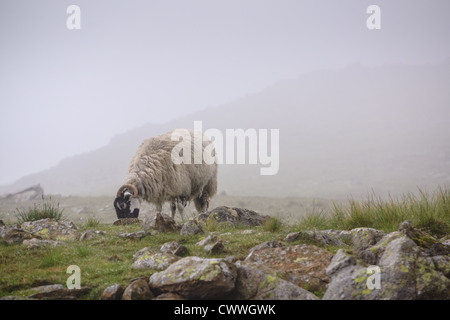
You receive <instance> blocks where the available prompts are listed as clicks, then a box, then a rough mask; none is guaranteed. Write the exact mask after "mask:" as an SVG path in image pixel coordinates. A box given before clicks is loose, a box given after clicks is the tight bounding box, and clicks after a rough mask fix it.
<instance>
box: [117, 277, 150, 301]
mask: <svg viewBox="0 0 450 320" xmlns="http://www.w3.org/2000/svg"><path fill="white" fill-rule="evenodd" d="M154 297H155V296H154V295H153V293H152V292H151V291H150V288H149V286H148V283H147V281H146V279H143V278H141V279H137V280H134V281H133V282H131V284H130V285H129V286H128V287H126V289H125V291H124V292H123V295H122V300H151V299H153V298H154Z"/></svg>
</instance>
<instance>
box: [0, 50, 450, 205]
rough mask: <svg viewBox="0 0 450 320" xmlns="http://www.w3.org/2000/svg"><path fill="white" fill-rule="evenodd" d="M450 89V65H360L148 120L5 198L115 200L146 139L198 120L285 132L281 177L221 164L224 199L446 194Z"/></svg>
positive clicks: (28, 179)
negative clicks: (30, 192)
mask: <svg viewBox="0 0 450 320" xmlns="http://www.w3.org/2000/svg"><path fill="white" fill-rule="evenodd" d="M449 83H450V59H449V60H447V61H445V62H443V63H442V64H439V65H426V66H402V65H387V66H383V67H377V68H367V67H362V66H359V65H353V66H349V67H347V68H344V69H340V70H324V71H318V72H313V73H309V74H305V75H302V76H301V77H299V78H298V79H295V80H286V81H280V82H278V83H276V84H274V85H273V86H271V87H268V88H266V89H265V90H263V91H261V92H259V93H256V94H251V95H248V96H245V97H242V98H240V99H237V100H236V101H234V102H232V103H229V104H227V105H223V106H218V107H211V108H207V109H205V110H203V111H201V112H196V113H192V114H190V115H187V116H182V117H179V118H177V119H176V120H173V121H170V122H168V123H166V124H163V125H154V124H151V122H152V119H148V120H149V124H147V125H145V126H143V127H140V128H136V129H134V130H130V131H128V132H126V133H124V134H122V135H118V136H116V137H114V138H113V139H111V141H110V143H109V144H108V145H107V146H104V147H102V148H99V149H98V150H95V151H92V152H88V153H84V154H80V155H77V156H74V157H71V158H67V159H64V160H62V161H61V162H60V163H59V164H58V165H57V166H55V167H53V168H51V169H49V170H45V171H42V172H38V173H36V174H33V175H29V176H25V177H23V178H21V179H19V180H18V181H17V182H15V183H14V184H12V185H9V186H3V187H1V188H0V192H1V193H2V194H4V193H11V192H15V191H18V190H20V189H22V188H26V187H28V186H30V185H34V184H37V183H40V184H41V185H42V186H43V188H44V190H45V192H46V193H52V194H63V195H92V196H94V195H95V196H97V195H112V194H114V192H115V191H116V190H117V188H118V186H119V185H120V184H121V182H122V179H123V177H124V176H125V174H126V171H127V169H128V164H129V162H130V160H131V157H132V155H133V154H134V152H135V150H136V148H137V146H138V145H139V144H140V143H141V141H142V140H143V139H145V138H148V137H150V136H153V135H156V134H159V133H163V132H166V131H168V130H171V129H173V128H177V127H189V128H192V127H193V124H194V121H195V120H201V121H203V129H204V130H206V129H208V128H218V129H221V130H225V129H227V128H229V129H235V128H243V129H248V128H255V129H259V128H265V129H279V130H280V169H279V172H278V174H277V175H274V176H260V175H259V168H260V165H221V166H220V167H219V192H222V191H225V192H226V193H227V194H232V195H244V196H276V197H279V196H299V197H328V198H332V197H335V198H342V197H347V196H349V195H353V196H364V195H367V194H369V193H371V192H372V190H373V191H374V192H375V193H377V194H380V195H385V194H387V193H391V194H393V195H396V194H400V193H404V192H408V191H415V190H417V187H422V188H435V186H437V185H448V184H450V143H449V138H450V90H448V84H449ZM132 112H133V111H132V106H130V110H129V114H132ZM129 114H128V115H127V116H129ZM135 116H136V115H135ZM137 116H138V115H137ZM99 121H100V120H99ZM30 161H32V155H30Z"/></svg>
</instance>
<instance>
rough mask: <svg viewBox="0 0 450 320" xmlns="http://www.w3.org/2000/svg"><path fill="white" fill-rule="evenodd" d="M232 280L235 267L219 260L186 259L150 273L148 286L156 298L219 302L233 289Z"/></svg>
mask: <svg viewBox="0 0 450 320" xmlns="http://www.w3.org/2000/svg"><path fill="white" fill-rule="evenodd" d="M236 276H237V269H236V266H235V265H234V264H232V263H229V262H227V261H224V260H223V259H205V258H199V257H186V258H182V259H181V260H178V261H177V262H175V263H173V264H171V265H170V266H169V267H168V268H167V269H166V270H164V271H162V272H158V273H154V274H153V275H152V276H151V277H150V281H149V285H150V288H151V289H152V291H154V292H155V293H158V294H161V293H166V292H171V293H176V294H179V295H181V296H183V297H185V298H186V299H220V298H222V297H225V296H227V294H229V293H230V292H231V291H232V290H233V289H234V286H235V281H236Z"/></svg>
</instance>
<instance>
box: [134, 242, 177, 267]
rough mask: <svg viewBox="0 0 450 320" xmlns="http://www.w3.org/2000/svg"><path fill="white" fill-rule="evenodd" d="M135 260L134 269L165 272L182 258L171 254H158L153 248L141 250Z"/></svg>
mask: <svg viewBox="0 0 450 320" xmlns="http://www.w3.org/2000/svg"><path fill="white" fill-rule="evenodd" d="M133 258H134V263H133V265H132V268H133V269H152V270H164V269H166V268H167V267H169V265H171V264H172V263H174V262H175V261H177V260H179V259H180V257H178V256H176V255H174V254H171V253H163V252H157V251H155V250H154V249H153V248H151V247H146V248H143V249H141V250H139V251H138V252H137V253H136V254H135V255H134V256H133Z"/></svg>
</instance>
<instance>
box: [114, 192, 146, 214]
mask: <svg viewBox="0 0 450 320" xmlns="http://www.w3.org/2000/svg"><path fill="white" fill-rule="evenodd" d="M139 208H140V202H139V199H138V190H137V188H136V187H135V186H133V185H130V184H124V185H123V186H121V187H120V188H119V190H118V191H117V196H116V199H115V200H114V209H116V214H117V218H118V219H122V218H137V217H138V216H139Z"/></svg>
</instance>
